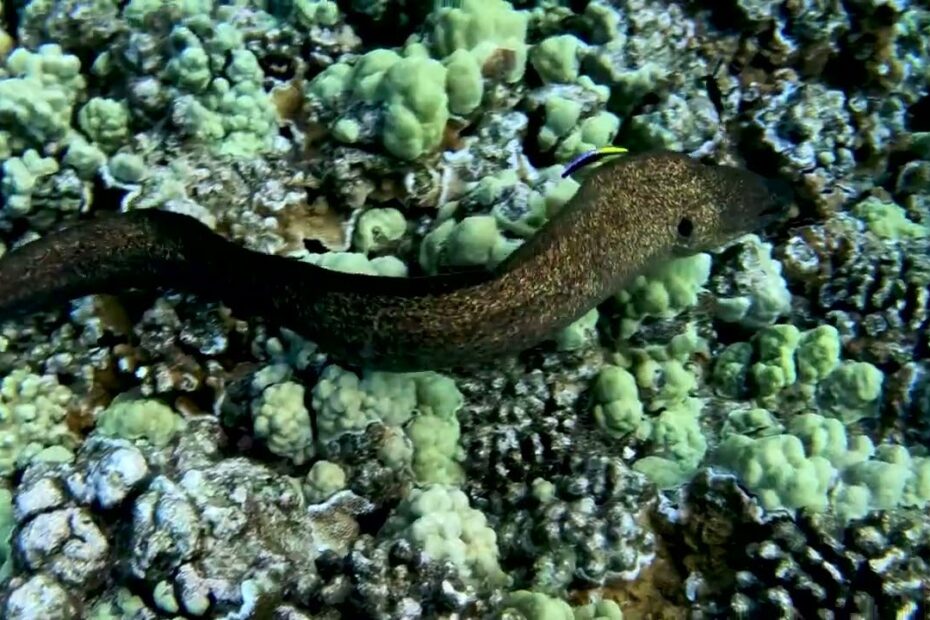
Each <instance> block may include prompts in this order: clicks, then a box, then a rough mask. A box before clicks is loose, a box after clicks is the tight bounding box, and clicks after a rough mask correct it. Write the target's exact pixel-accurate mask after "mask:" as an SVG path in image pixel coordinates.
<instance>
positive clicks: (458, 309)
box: [0, 151, 791, 371]
mask: <svg viewBox="0 0 930 620" xmlns="http://www.w3.org/2000/svg"><path fill="white" fill-rule="evenodd" d="M790 203H791V195H790V191H789V190H787V189H786V187H785V186H784V185H781V184H779V182H777V181H772V180H768V179H766V178H764V177H760V176H758V175H756V174H754V173H751V172H749V171H746V170H742V169H738V168H732V167H727V166H708V165H704V164H702V163H699V162H697V161H695V160H693V159H691V158H689V157H688V156H686V155H683V154H679V153H672V152H667V151H661V152H650V153H643V154H639V155H631V156H626V157H621V158H617V159H614V160H612V161H608V162H607V163H604V164H603V165H601V166H599V167H598V168H595V169H594V170H593V171H592V172H591V174H590V175H589V176H588V177H587V179H586V180H585V181H584V182H583V183H582V185H581V187H580V188H579V190H578V191H577V192H576V194H575V196H574V197H573V198H572V199H571V200H570V201H569V202H568V203H567V204H566V205H565V206H564V207H563V208H562V209H561V210H560V211H559V212H558V213H557V214H556V215H555V216H553V217H552V218H551V219H550V220H549V221H548V222H547V223H546V224H545V225H544V226H543V227H542V228H541V229H540V230H539V231H538V232H537V233H536V234H535V235H534V236H533V237H531V238H530V239H529V240H527V241H526V242H525V243H524V244H523V245H522V246H520V247H519V248H518V249H517V250H516V251H515V252H514V253H513V254H511V255H510V256H509V257H508V258H507V259H506V260H505V261H504V262H502V263H501V264H500V265H499V266H498V268H497V269H495V270H494V271H493V272H484V273H479V274H476V273H458V274H448V275H439V276H424V277H409V278H394V277H380V276H368V275H357V274H347V273H342V272H335V271H331V270H327V269H324V268H322V267H318V266H315V265H311V264H308V263H304V262H301V261H298V260H294V259H291V258H286V257H281V256H272V255H267V254H262V253H258V252H254V251H250V250H247V249H245V248H243V247H241V246H239V245H237V244H235V243H233V242H231V241H228V240H226V239H225V238H223V237H222V236H220V235H219V234H217V233H215V232H213V231H212V230H210V229H209V228H208V227H207V226H205V225H203V224H201V223H200V222H199V221H197V220H195V219H193V218H190V217H188V216H184V215H179V214H175V213H169V212H165V211H157V210H139V211H132V212H128V213H121V214H112V215H110V216H108V217H101V218H99V219H94V220H90V221H85V222H82V223H79V224H76V225H74V226H71V227H69V228H65V229H63V230H59V231H56V232H53V233H50V234H47V235H46V236H44V237H42V238H40V239H38V240H36V241H33V242H31V243H28V244H24V245H23V246H21V247H19V248H17V249H15V250H13V251H11V252H9V253H8V254H6V255H5V256H3V257H2V258H0V317H9V316H12V315H15V314H22V313H26V312H31V311H36V310H41V309H45V308H48V307H50V306H53V305H56V304H63V303H65V302H67V301H68V300H70V299H73V298H76V297H79V296H83V295H88V294H92V293H118V292H120V291H122V290H125V289H129V288H137V289H152V288H160V289H165V288H171V289H176V290H184V291H188V292H193V293H196V294H199V295H201V296H204V297H208V298H213V299H218V300H220V301H222V302H223V303H224V304H226V305H227V306H229V307H230V308H231V309H232V310H233V312H234V313H236V315H237V316H255V315H258V316H262V317H264V318H266V319H268V320H270V321H272V322H274V323H277V324H280V325H283V326H286V327H288V328H290V329H292V330H294V331H296V332H298V333H300V334H302V335H304V336H305V337H307V338H309V339H311V340H313V341H315V342H317V343H318V344H319V345H320V346H321V347H322V348H323V349H324V350H325V351H327V352H328V353H330V354H331V355H332V356H334V357H335V358H337V359H339V360H340V361H342V362H344V363H348V364H355V365H359V366H364V367H367V368H380V369H386V370H398V371H399V370H419V369H441V368H449V367H454V366H467V365H470V364H471V363H475V362H481V361H487V360H490V359H493V358H495V357H498V356H501V355H506V354H509V353H513V352H517V351H520V350H523V349H526V348H529V347H531V346H533V345H535V344H537V343H540V342H541V341H543V340H545V339H547V338H548V337H551V336H552V335H553V334H554V332H556V330H558V329H560V328H563V327H565V326H567V325H568V324H570V323H571V322H573V321H575V320H576V319H578V318H579V317H581V316H582V315H583V314H585V313H586V312H587V311H588V310H590V309H591V308H592V307H594V306H595V305H597V304H599V303H601V302H602V301H604V300H605V299H606V298H608V297H609V296H610V295H611V294H613V293H615V292H616V291H618V290H620V289H621V288H622V287H623V286H624V285H625V284H627V283H628V282H629V281H630V279H631V278H633V277H635V276H636V275H637V274H640V273H642V272H643V270H644V269H645V268H647V267H648V266H650V265H652V264H653V263H655V262H656V261H660V260H663V259H666V258H668V257H670V256H673V255H681V254H691V253H694V252H698V251H702V250H705V249H710V248H713V247H717V246H720V245H722V244H724V243H726V242H728V241H730V240H732V239H734V238H736V237H737V236H739V235H742V234H744V233H746V232H749V231H752V230H756V229H759V228H761V227H762V226H764V225H766V224H767V223H769V222H771V221H773V220H774V219H777V218H779V217H780V216H781V215H782V214H784V213H785V212H786V210H787V207H788V206H789V205H790Z"/></svg>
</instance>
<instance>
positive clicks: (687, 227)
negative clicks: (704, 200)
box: [678, 217, 694, 239]
mask: <svg viewBox="0 0 930 620" xmlns="http://www.w3.org/2000/svg"><path fill="white" fill-rule="evenodd" d="M693 232H694V222H692V221H691V218H689V217H683V218H681V219H680V220H678V235H679V236H681V237H684V238H685V239H688V238H689V237H691V234H692V233H693Z"/></svg>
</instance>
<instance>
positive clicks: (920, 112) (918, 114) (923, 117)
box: [907, 95, 930, 132]
mask: <svg viewBox="0 0 930 620" xmlns="http://www.w3.org/2000/svg"><path fill="white" fill-rule="evenodd" d="M907 125H908V128H909V129H910V130H911V131H915V132H916V131H930V95H924V96H923V97H921V98H920V99H918V100H917V101H916V102H915V103H914V104H913V105H911V107H909V108H908V109H907Z"/></svg>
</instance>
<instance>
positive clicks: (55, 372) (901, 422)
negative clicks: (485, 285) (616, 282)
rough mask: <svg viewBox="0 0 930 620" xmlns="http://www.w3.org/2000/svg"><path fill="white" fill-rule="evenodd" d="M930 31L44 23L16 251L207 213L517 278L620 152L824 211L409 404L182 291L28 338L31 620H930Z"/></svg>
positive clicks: (477, 7)
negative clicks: (591, 174)
mask: <svg viewBox="0 0 930 620" xmlns="http://www.w3.org/2000/svg"><path fill="white" fill-rule="evenodd" d="M928 26H930V10H928V9H927V8H926V6H925V3H924V4H921V3H919V2H908V1H907V0H894V1H887V2H886V1H878V0H850V1H847V2H840V1H839V0H822V1H817V2H813V1H791V2H788V1H784V0H776V1H759V0H728V1H726V2H716V3H714V2H707V1H706V0H681V1H672V0H611V1H607V0H591V1H590V2H581V3H578V2H568V1H567V0H514V1H512V2H507V1H505V0H454V1H448V2H425V1H421V0H378V1H377V2H368V1H362V0H344V1H339V2H334V1H330V0H283V1H278V0H275V1H266V0H241V1H238V2H228V1H226V0H199V1H186V0H185V1H175V0H170V1H169V0H130V1H129V2H124V3H117V2H112V1H110V0H31V1H27V0H22V1H20V2H12V3H4V4H3V5H2V7H0V255H2V253H3V252H5V251H7V250H8V249H10V248H14V247H17V246H18V245H19V244H22V243H26V242H28V241H30V240H32V239H35V238H37V237H39V236H41V235H44V234H46V233H47V232H48V231H50V230H53V229H55V228H56V227H58V226H59V225H62V224H66V223H68V222H73V221H76V220H78V219H85V218H89V217H94V216H95V215H96V214H98V213H104V212H110V211H128V210H133V209H165V210H171V211H175V212H180V213H185V214H188V215H191V216H193V217H196V218H197V219H199V220H200V221H202V222H203V223H205V224H206V225H207V226H209V227H211V228H213V229H214V230H216V231H217V232H218V233H220V234H222V235H224V236H225V237H227V238H229V239H231V240H232V241H234V242H236V243H239V244H241V245H243V246H245V247H248V248H250V249H252V250H256V251H260V252H264V253H268V254H277V255H280V256H287V257H290V258H291V259H293V260H302V261H307V262H311V263H314V264H317V265H320V266H321V267H324V268H326V269H330V270H334V271H343V272H354V273H364V274H369V275H372V276H379V275H381V276H397V277H413V276H418V275H423V274H437V273H448V272H454V271H462V270H487V269H494V268H495V266H496V265H498V264H499V263H501V262H502V261H503V260H505V259H506V258H507V256H508V255H509V254H510V253H511V252H513V251H514V250H516V249H517V248H519V247H520V246H521V244H523V243H524V242H525V241H526V240H527V239H529V238H531V237H532V235H533V234H534V233H535V232H536V231H537V230H538V229H539V228H540V227H541V226H542V225H543V224H544V223H545V222H546V221H547V220H549V219H550V218H551V217H553V216H554V215H555V214H557V213H558V212H559V211H560V210H561V209H562V208H563V207H564V205H566V204H567V203H568V202H569V201H570V200H571V198H572V196H573V195H574V194H575V192H576V191H577V190H578V188H579V187H580V185H581V184H582V183H583V182H584V176H585V172H586V170H582V171H581V172H580V173H575V174H573V175H570V176H568V177H567V178H563V176H562V175H563V172H564V170H565V165H566V164H567V163H568V162H569V161H570V160H571V159H572V158H573V157H575V156H577V155H579V154H580V153H582V152H585V151H587V150H589V149H592V148H597V147H601V146H607V145H617V146H623V147H626V148H627V149H629V150H630V151H633V152H637V151H642V150H646V149H651V148H669V149H674V150H677V151H683V152H686V153H689V154H691V155H692V156H693V157H695V158H699V159H702V160H705V161H707V162H716V163H725V164H731V165H739V166H743V167H747V168H749V169H752V170H754V171H756V172H759V173H761V174H765V175H768V176H771V177H777V178H779V179H781V180H783V181H787V182H789V183H790V185H791V186H792V188H793V190H794V192H795V205H794V208H793V211H792V214H791V217H790V219H789V221H787V222H780V223H778V224H777V225H774V226H772V227H769V228H768V229H766V230H759V231H755V232H754V233H753V234H750V235H746V236H745V237H743V238H741V239H737V240H735V241H734V242H732V243H731V244H729V245H728V246H727V247H723V248H710V249H708V250H707V251H706V252H701V253H698V254H694V255H691V256H682V257H674V258H672V259H670V260H665V261H659V260H657V261H656V263H655V264H653V265H650V269H648V270H647V271H646V272H644V273H642V274H640V276H639V277H637V278H635V279H633V280H632V281H630V282H625V283H622V286H621V288H620V290H617V291H616V294H615V295H613V296H612V297H611V298H610V299H608V300H607V301H605V303H604V304H602V305H600V306H598V307H597V308H595V309H592V310H591V312H589V313H587V314H586V315H585V316H583V317H581V318H580V319H579V320H578V321H576V322H575V323H574V324H572V325H570V326H569V327H568V328H566V329H565V330H563V331H562V332H560V333H558V334H553V335H552V338H551V340H550V341H548V342H546V343H544V344H543V345H540V346H539V347H536V348H534V349H532V350H529V351H523V352H515V353H514V355H513V356H510V357H507V358H505V359H500V360H497V361H496V362H495V363H493V364H488V365H486V366H485V367H481V368H467V369H454V370H447V371H443V372H441V373H440V372H423V373H389V372H377V371H373V370H371V369H367V368H349V367H342V366H339V365H337V364H334V363H333V362H332V361H331V360H330V359H328V357H327V355H326V351H324V350H319V349H318V348H317V346H316V344H315V343H313V342H310V341H308V340H306V339H305V338H303V337H302V336H301V335H299V334H296V333H294V332H292V331H290V330H288V329H287V326H286V325H285V326H279V325H271V324H266V323H264V322H263V321H261V320H258V319H249V320H245V319H243V318H242V317H238V316H235V315H234V314H232V313H231V312H230V310H229V309H227V308H225V307H223V306H222V305H220V304H216V303H213V302H210V301H207V300H203V299H197V298H195V297H193V296H190V295H186V294H181V293H177V292H174V291H144V290H129V291H123V292H120V293H119V294H116V295H99V296H90V297H85V298H81V299H76V300H74V301H72V302H71V303H70V304H68V305H66V306H64V307H62V308H59V309H54V310H50V311H48V312H44V313H39V314H35V315H32V316H28V317H21V318H17V319H14V320H10V321H7V322H5V323H4V324H3V325H0V615H2V616H3V617H4V618H10V619H11V620H14V619H16V620H20V619H21V620H25V619H28V618H44V619H51V620H54V619H59V618H60V619H62V620H65V619H71V618H77V617H86V618H100V619H102V618H145V619H149V618H151V619H153V620H154V619H155V618H172V617H204V618H220V619H227V620H234V619H239V618H248V617H274V618H282V619H284V618H286V619H293V620H302V619H309V618H333V619H335V618H375V619H381V618H385V619H388V618H391V619H393V618H411V619H416V618H434V617H445V616H456V617H469V618H472V617H474V618H485V617H486V618H514V619H517V618H523V619H527V620H535V619H548V618H576V619H587V618H607V619H611V620H617V619H619V618H622V617H623V616H624V615H626V616H627V617H631V618H640V617H658V618H661V617H685V616H688V614H690V617H694V618H730V617H744V616H745V617H755V616H759V617H763V616H764V617H824V618H827V617H833V618H839V617H847V616H853V615H856V614H859V615H862V616H863V617H866V616H868V617H872V616H875V617H902V618H904V617H913V618H917V617H924V616H926V615H927V614H928V613H930V599H928V591H930V590H928V588H927V585H926V584H927V583H928V582H930V566H928V565H927V561H926V559H925V558H926V557H927V556H928V555H930V549H928V543H927V541H928V539H930V517H928V516H927V506H928V503H930V375H928V373H930V340H928V337H927V334H928V333H930V124H928V122H927V118H928V116H930V94H928V89H930V72H928V70H927V68H928V66H930V43H928V41H930V38H928V37H927V36H926V33H927V30H928Z"/></svg>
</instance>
